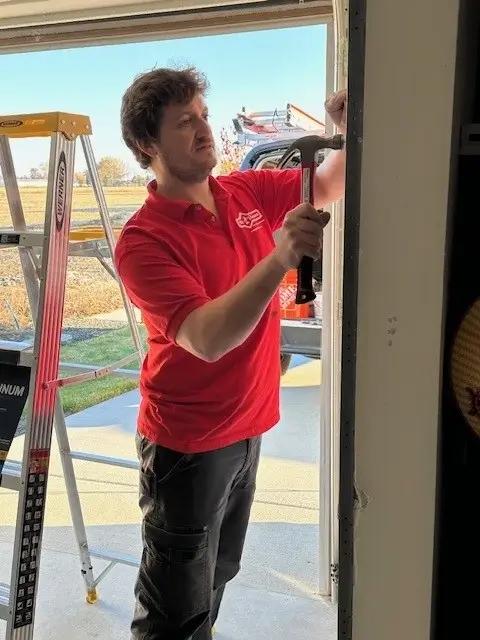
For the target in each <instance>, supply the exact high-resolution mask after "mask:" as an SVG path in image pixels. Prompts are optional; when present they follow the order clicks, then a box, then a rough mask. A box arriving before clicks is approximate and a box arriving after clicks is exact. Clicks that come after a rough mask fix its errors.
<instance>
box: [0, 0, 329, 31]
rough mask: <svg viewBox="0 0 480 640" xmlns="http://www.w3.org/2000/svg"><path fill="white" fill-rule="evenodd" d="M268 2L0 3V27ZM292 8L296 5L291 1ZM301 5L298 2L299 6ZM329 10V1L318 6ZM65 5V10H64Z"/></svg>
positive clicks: (84, 0) (11, 0)
mask: <svg viewBox="0 0 480 640" xmlns="http://www.w3.org/2000/svg"><path fill="white" fill-rule="evenodd" d="M271 4H272V2H270V1H269V0H237V1H236V2H235V3H234V4H233V3H232V2H231V0H230V1H229V0H223V1H222V0H210V1H209V0H184V1H183V2H182V1H180V2H179V0H161V1H160V2H148V1H147V2H145V0H68V3H67V2H65V0H0V24H1V25H2V29H3V28H4V27H8V28H11V27H25V26H38V25H45V24H54V23H65V22H71V21H83V20H97V19H111V18H119V17H131V16H135V15H137V16H140V15H144V16H145V15H154V14H159V13H165V12H178V13H185V12H195V11H199V10H202V9H222V8H223V9H225V8H238V7H241V6H242V5H250V6H251V10H252V11H255V8H258V7H261V6H265V7H268V6H269V5H271ZM290 4H291V5H292V6H295V5H296V4H297V6H298V3H294V2H291V3H290ZM300 4H302V3H300ZM318 4H319V5H323V6H325V7H329V8H330V13H331V1H330V0H323V1H322V2H319V3H318ZM66 6H68V9H67V8H66Z"/></svg>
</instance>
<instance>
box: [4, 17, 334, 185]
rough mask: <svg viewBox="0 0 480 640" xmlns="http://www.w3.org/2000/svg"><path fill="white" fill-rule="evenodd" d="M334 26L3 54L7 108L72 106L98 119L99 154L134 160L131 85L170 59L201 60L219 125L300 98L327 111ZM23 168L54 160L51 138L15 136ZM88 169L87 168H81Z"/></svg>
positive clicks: (314, 110)
mask: <svg viewBox="0 0 480 640" xmlns="http://www.w3.org/2000/svg"><path fill="white" fill-rule="evenodd" d="M325 53H326V27H325V26H323V25H319V26H309V27H298V28H294V29H278V30H272V31H257V32H249V33H239V34H228V35H222V36H209V37H202V38H184V39H178V40H168V41H159V42H149V43H142V44H128V45H115V46H108V47H88V48H81V49H71V50H60V51H46V52H39V53H26V54H15V55H6V56H2V57H1V65H2V77H3V78H4V79H5V78H10V80H6V81H5V80H4V89H3V91H2V95H1V97H0V105H1V106H0V112H1V113H2V114H5V115H13V114H19V113H38V112H42V111H68V112H73V113H84V114H86V115H89V116H90V117H91V118H92V124H93V131H94V135H93V139H92V143H93V147H94V152H95V156H96V158H97V159H99V158H100V157H101V156H104V155H114V156H119V157H122V158H123V159H124V160H126V161H127V163H128V165H129V167H130V168H131V169H132V170H135V169H136V165H135V162H134V160H133V159H132V158H131V155H130V153H129V151H128V150H127V149H126V147H125V146H124V144H123V141H122V139H121V135H120V126H119V110H120V101H121V97H122V94H123V92H124V91H125V89H126V88H127V87H128V85H129V84H130V82H131V81H132V79H133V78H134V76H135V75H137V74H138V73H141V72H142V71H147V70H149V69H152V68H153V67H158V66H168V65H169V64H178V63H180V64H182V63H186V64H194V65H195V66H197V67H198V68H200V69H201V70H202V71H204V72H205V73H206V74H207V76H208V78H209V80H210V84H211V90H210V93H209V96H208V103H209V109H210V113H211V122H212V125H213V128H214V130H215V132H218V131H219V130H220V128H221V127H222V126H229V125H230V124H231V120H232V117H233V116H234V115H235V114H236V112H237V111H238V110H240V109H241V108H242V107H243V106H245V107H246V108H247V111H248V110H255V111H256V110H263V109H265V110H266V109H268V110H270V109H274V108H284V107H285V105H286V103H287V102H293V103H294V104H296V105H298V106H299V107H301V108H303V109H305V110H306V111H308V112H309V113H311V114H313V115H315V116H317V117H319V118H320V119H323V118H324V109H323V102H324V99H325ZM12 147H13V152H14V159H15V162H16V168H17V174H18V175H22V174H25V173H28V171H29V169H30V167H32V166H35V165H37V164H38V163H40V162H43V161H45V160H46V159H47V154H48V151H47V144H46V142H45V141H44V140H21V141H14V143H13V145H12ZM79 168H80V167H79Z"/></svg>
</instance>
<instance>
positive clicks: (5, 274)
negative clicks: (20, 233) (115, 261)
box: [0, 187, 145, 328]
mask: <svg viewBox="0 0 480 640" xmlns="http://www.w3.org/2000/svg"><path fill="white" fill-rule="evenodd" d="M105 196H106V199H107V204H108V206H109V212H110V216H111V219H112V222H113V225H114V226H115V227H121V226H123V224H124V223H125V221H126V220H127V219H128V218H129V217H130V215H131V214H132V213H134V212H135V211H136V210H137V209H138V207H139V206H141V204H142V202H143V200H144V197H145V187H112V188H107V189H105ZM21 197H22V203H23V208H24V214H25V219H26V221H27V225H28V226H29V227H30V228H32V230H33V229H35V230H39V229H41V228H42V226H43V219H44V208H45V197H46V190H45V188H38V187H24V188H23V189H21ZM99 225H100V217H99V214H98V208H97V206H96V201H95V197H94V194H93V192H92V190H91V189H90V188H89V187H77V188H75V189H74V194H73V207H72V227H82V226H99ZM5 228H6V229H11V228H12V222H11V218H10V212H9V208H8V204H7V200H6V195H5V190H4V189H0V229H5ZM121 306H122V300H121V297H120V292H119V289H118V286H117V284H116V282H115V281H114V280H113V279H112V277H111V276H110V275H109V274H108V273H107V272H106V270H105V268H104V267H103V266H102V265H101V264H100V262H99V261H98V260H96V259H95V258H69V263H68V274H67V293H66V297H65V319H66V320H68V319H69V318H76V317H85V316H91V315H95V314H98V313H108V312H110V311H113V310H115V309H118V308H119V307H121ZM29 325H30V310H29V307H28V299H27V295H26V291H25V288H24V286H23V276H22V271H21V267H20V262H19V258H18V252H17V250H15V249H2V250H1V251H0V326H3V327H17V328H19V327H21V328H23V327H27V326H29Z"/></svg>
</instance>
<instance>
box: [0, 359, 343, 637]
mask: <svg viewBox="0 0 480 640" xmlns="http://www.w3.org/2000/svg"><path fill="white" fill-rule="evenodd" d="M294 364H296V365H298V366H296V367H294V368H293V369H292V370H290V371H289V373H288V374H287V376H286V377H285V378H284V380H283V385H282V387H283V388H282V414H283V417H282V421H281V424H280V425H279V426H278V427H277V428H275V429H274V430H272V432H270V433H269V434H268V435H267V436H266V437H265V440H264V445H263V455H262V461H261V467H260V472H259V479H258V489H257V496H256V501H255V505H254V509H253V513H252V518H251V525H250V530H249V535H248V540H247V544H246V549H245V555H244V562H243V568H242V571H241V573H240V575H239V576H238V577H237V578H236V579H235V580H234V581H233V582H232V584H231V585H230V587H229V589H228V592H227V595H226V598H225V603H224V607H223V609H222V611H221V617H220V620H219V622H218V625H217V632H218V633H217V636H216V638H217V640H253V639H255V640H314V639H315V640H334V639H336V638H337V632H336V611H335V608H334V607H332V606H331V605H328V604H326V603H325V602H323V601H322V599H321V598H320V597H319V596H318V595H317V585H318V566H317V548H318V518H319V514H318V429H319V382H320V376H321V371H320V363H319V362H307V363H305V360H301V359H300V360H299V359H296V361H295V363H294ZM137 409H138V394H137V392H135V391H134V392H131V393H128V394H125V395H124V396H121V397H119V398H116V399H115V400H111V401H108V402H105V403H103V404H101V405H98V406H96V407H92V408H91V409H88V410H86V411H84V412H82V413H80V414H76V415H74V416H70V418H69V420H68V426H69V437H70V442H71V447H72V449H74V450H81V451H89V452H95V453H99V454H104V455H113V456H118V457H122V458H134V456H135V453H134V439H133V433H134V430H135V421H136V414H137ZM22 445H23V439H22V438H19V439H17V440H16V441H15V442H14V444H13V447H12V451H11V454H10V458H11V459H14V460H15V459H17V460H18V459H20V455H21V453H20V452H21V448H22ZM75 468H76V473H77V482H78V487H79V491H80V495H81V500H82V505H83V509H84V517H85V521H86V524H87V528H88V537H89V543H90V545H91V546H92V547H100V548H103V549H108V550H110V551H120V552H124V553H127V554H129V555H135V556H138V555H139V553H140V548H141V547H140V529H139V511H138V507H137V473H136V472H135V471H133V470H128V469H122V468H118V467H110V466H105V465H96V464H92V463H86V462H79V461H77V462H76V463H75ZM16 498H17V496H16V494H13V493H12V492H8V491H6V490H2V489H0V582H1V581H3V582H9V580H10V561H11V555H12V540H13V528H12V523H13V522H14V517H15V513H16ZM104 566H105V563H104V562H102V561H99V560H95V561H94V568H95V570H96V573H97V574H98V572H99V571H101V569H102V568H103V567H104ZM135 576H136V569H134V568H131V567H128V566H125V565H117V566H116V567H115V568H114V569H113V570H112V571H111V573H110V574H108V576H107V577H106V578H105V580H104V581H102V583H101V584H100V590H99V591H100V600H99V602H98V603H97V604H96V605H88V604H86V603H85V600H84V594H83V583H82V580H81V577H80V573H79V562H78V556H77V553H76V548H75V541H74V537H73V532H72V528H71V520H70V513H69V509H68V502H67V498H66V492H65V485H64V482H63V476H62V471H61V467H60V461H59V456H58V453H57V450H56V446H54V448H53V455H52V462H51V475H50V479H49V491H48V501H47V514H46V520H45V533H44V542H43V552H42V561H41V578H40V582H39V597H38V607H37V618H36V628H35V639H36V640H65V638H66V637H68V639H69V640H87V639H88V640H92V639H94V638H95V639H98V640H110V639H111V638H115V639H116V640H128V638H129V623H130V617H131V613H132V608H133V595H132V591H133V583H134V580H135ZM4 628H5V627H4V624H3V623H2V622H0V637H3V636H4V633H5V631H4Z"/></svg>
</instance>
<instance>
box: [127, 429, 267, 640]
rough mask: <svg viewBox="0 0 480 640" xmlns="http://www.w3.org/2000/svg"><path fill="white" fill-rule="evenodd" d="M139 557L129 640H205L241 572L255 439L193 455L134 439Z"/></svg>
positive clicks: (256, 459) (256, 449)
mask: <svg viewBox="0 0 480 640" xmlns="http://www.w3.org/2000/svg"><path fill="white" fill-rule="evenodd" d="M137 450H138V456H139V459H140V467H141V470H140V508H141V510H142V515H143V526H142V535H143V554H142V561H141V565H140V570H139V574H138V579H137V583H136V586H135V597H136V606H135V614H134V619H133V622H132V627H131V629H132V639H133V640H211V638H212V634H211V628H212V626H213V624H214V623H215V620H216V618H217V615H218V611H219V608H220V603H221V600H222V596H223V592H224V589H225V585H226V583H227V582H228V581H229V580H231V579H232V578H233V577H234V576H235V575H236V574H237V573H238V571H239V570H240V560H241V557H242V552H243V545H244V542H245V535H246V532H247V526H248V520H249V517H250V509H251V506H252V502H253V497H254V493H255V480H256V475H257V469H258V462H259V457H260V438H254V439H251V440H246V441H242V442H239V443H237V444H234V445H232V446H230V447H226V448H224V449H218V450H216V451H210V452H208V453H200V454H182V453H177V452H175V451H171V450H170V449H165V448H164V447H160V446H158V445H155V444H153V443H151V442H150V441H148V440H147V439H146V438H143V437H142V436H139V435H137Z"/></svg>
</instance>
